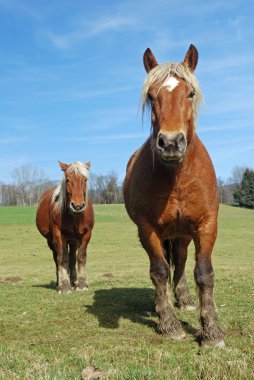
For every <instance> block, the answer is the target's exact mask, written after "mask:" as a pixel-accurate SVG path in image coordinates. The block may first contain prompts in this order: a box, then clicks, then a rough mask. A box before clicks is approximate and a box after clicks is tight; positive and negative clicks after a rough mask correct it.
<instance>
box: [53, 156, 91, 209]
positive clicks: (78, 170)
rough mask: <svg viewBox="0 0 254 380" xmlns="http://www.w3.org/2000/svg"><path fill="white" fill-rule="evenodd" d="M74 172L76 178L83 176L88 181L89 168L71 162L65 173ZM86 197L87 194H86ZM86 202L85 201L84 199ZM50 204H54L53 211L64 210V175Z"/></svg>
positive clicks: (80, 163) (78, 162)
mask: <svg viewBox="0 0 254 380" xmlns="http://www.w3.org/2000/svg"><path fill="white" fill-rule="evenodd" d="M70 172H74V174H75V175H76V176H84V177H86V178H87V179H88V177H89V168H88V166H86V165H85V164H83V163H82V162H80V161H77V162H72V163H71V164H70V165H69V166H68V168H67V169H66V173H70ZM86 196H87V197H88V192H86ZM86 201H87V199H86ZM51 203H52V204H54V209H55V210H59V211H60V210H65V209H66V181H65V175H64V176H63V178H62V180H61V182H60V183H59V184H58V185H57V187H56V188H55V190H54V192H53V194H52V197H51Z"/></svg>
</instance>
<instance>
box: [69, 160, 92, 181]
mask: <svg viewBox="0 0 254 380" xmlns="http://www.w3.org/2000/svg"><path fill="white" fill-rule="evenodd" d="M66 172H67V173H68V172H70V173H71V172H74V174H75V175H80V176H84V177H86V178H88V177H89V168H88V167H87V166H86V165H84V164H82V162H79V161H77V162H73V163H72V164H70V165H69V166H68V169H67V171H66Z"/></svg>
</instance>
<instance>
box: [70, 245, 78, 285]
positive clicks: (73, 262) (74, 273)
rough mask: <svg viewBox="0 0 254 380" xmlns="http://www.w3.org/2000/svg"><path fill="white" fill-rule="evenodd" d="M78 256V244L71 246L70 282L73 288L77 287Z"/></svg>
mask: <svg viewBox="0 0 254 380" xmlns="http://www.w3.org/2000/svg"><path fill="white" fill-rule="evenodd" d="M76 254H77V243H72V244H70V256H69V265H70V282H71V286H72V287H75V286H76V285H77V271H76Z"/></svg>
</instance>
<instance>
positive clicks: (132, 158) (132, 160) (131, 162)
mask: <svg viewBox="0 0 254 380" xmlns="http://www.w3.org/2000/svg"><path fill="white" fill-rule="evenodd" d="M139 150H140V148H139V149H137V150H135V152H134V153H133V154H132V155H131V157H130V158H129V161H128V163H127V166H126V172H127V171H128V170H129V169H130V167H131V166H132V164H133V163H134V161H135V159H136V157H137V155H138V152H139Z"/></svg>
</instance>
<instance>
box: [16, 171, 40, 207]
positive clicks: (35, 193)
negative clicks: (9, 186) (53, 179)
mask: <svg viewBox="0 0 254 380" xmlns="http://www.w3.org/2000/svg"><path fill="white" fill-rule="evenodd" d="M12 178H13V180H14V186H15V188H16V193H17V195H16V197H17V204H19V205H21V206H24V205H34V204H36V203H38V201H39V199H40V197H41V195H42V193H43V191H44V190H45V185H46V183H47V182H48V179H47V177H46V175H45V173H44V171H43V170H41V169H38V168H33V167H31V166H28V165H27V166H21V167H20V168H16V169H14V171H13V172H12Z"/></svg>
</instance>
